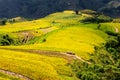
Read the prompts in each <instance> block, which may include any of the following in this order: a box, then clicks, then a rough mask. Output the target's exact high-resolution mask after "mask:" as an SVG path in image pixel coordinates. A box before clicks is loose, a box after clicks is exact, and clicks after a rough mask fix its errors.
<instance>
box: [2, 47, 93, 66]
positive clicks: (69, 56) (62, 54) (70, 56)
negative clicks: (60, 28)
mask: <svg viewBox="0 0 120 80" xmlns="http://www.w3.org/2000/svg"><path fill="white" fill-rule="evenodd" d="M2 49H5V50H13V51H19V52H28V53H31V54H33V53H34V54H41V55H47V56H51V57H61V58H64V59H66V60H68V62H71V61H72V60H75V59H77V60H80V61H82V62H86V63H88V64H91V63H90V62H88V61H86V60H84V59H82V58H81V57H80V56H77V55H75V54H69V53H72V52H58V51H47V50H24V49H6V48H2Z"/></svg>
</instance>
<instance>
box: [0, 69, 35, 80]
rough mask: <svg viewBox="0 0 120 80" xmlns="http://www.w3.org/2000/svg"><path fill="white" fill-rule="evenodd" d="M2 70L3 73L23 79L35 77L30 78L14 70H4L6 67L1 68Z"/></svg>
mask: <svg viewBox="0 0 120 80" xmlns="http://www.w3.org/2000/svg"><path fill="white" fill-rule="evenodd" d="M0 72H1V73H3V74H6V75H9V76H13V77H15V78H20V79H22V80H33V79H30V78H28V77H26V76H24V75H21V74H18V73H15V72H12V71H7V70H4V69H0Z"/></svg>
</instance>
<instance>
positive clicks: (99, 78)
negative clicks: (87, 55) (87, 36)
mask: <svg viewBox="0 0 120 80" xmlns="http://www.w3.org/2000/svg"><path fill="white" fill-rule="evenodd" d="M111 37H112V39H111V38H110V39H109V40H108V41H107V43H106V44H105V45H104V47H101V48H97V47H96V51H95V52H94V53H95V54H91V59H90V60H89V62H91V64H87V63H83V62H80V61H75V62H74V63H73V64H72V68H73V71H74V72H75V73H76V75H77V77H78V78H79V79H81V80H109V79H110V80H111V79H112V80H119V79H120V77H119V76H120V54H119V53H120V50H119V47H120V35H119V34H117V35H116V36H115V35H114V36H111Z"/></svg>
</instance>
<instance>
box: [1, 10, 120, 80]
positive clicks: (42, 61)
mask: <svg viewBox="0 0 120 80" xmlns="http://www.w3.org/2000/svg"><path fill="white" fill-rule="evenodd" d="M119 79H120V23H118V22H116V23H114V22H112V18H110V17H108V16H105V15H103V14H99V15H98V14H97V13H95V12H94V11H91V12H89V13H86V11H81V12H79V13H77V12H74V11H63V12H56V13H53V14H50V15H48V16H46V17H44V18H41V19H37V20H31V21H27V20H25V21H22V22H14V23H10V22H9V21H7V22H6V23H5V24H4V25H0V80H119Z"/></svg>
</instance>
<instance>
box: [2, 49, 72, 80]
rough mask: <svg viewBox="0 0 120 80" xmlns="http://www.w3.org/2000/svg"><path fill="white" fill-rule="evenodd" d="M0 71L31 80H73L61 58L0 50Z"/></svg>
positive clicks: (70, 72)
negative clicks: (23, 76)
mask: <svg viewBox="0 0 120 80" xmlns="http://www.w3.org/2000/svg"><path fill="white" fill-rule="evenodd" d="M0 52H1V53H0V69H4V70H8V71H12V72H16V73H19V74H22V75H25V76H27V77H29V78H31V79H33V80H73V78H74V77H73V76H74V74H73V73H72V71H71V68H70V67H69V66H67V65H66V64H67V61H66V60H65V59H62V58H57V57H48V56H43V55H37V54H30V53H27V52H17V51H10V50H3V49H0Z"/></svg>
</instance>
